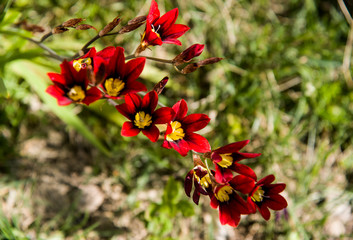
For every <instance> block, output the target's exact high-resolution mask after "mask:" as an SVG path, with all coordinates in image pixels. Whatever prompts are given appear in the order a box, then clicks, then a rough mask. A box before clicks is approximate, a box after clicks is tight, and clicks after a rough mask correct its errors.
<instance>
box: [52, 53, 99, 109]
mask: <svg viewBox="0 0 353 240" xmlns="http://www.w3.org/2000/svg"><path fill="white" fill-rule="evenodd" d="M60 68H61V74H58V73H48V76H49V78H50V79H51V80H52V81H53V83H54V85H51V86H49V87H48V88H47V90H46V92H47V93H49V94H50V95H52V96H53V97H55V98H56V99H57V100H58V104H59V105H61V106H65V105H69V104H70V103H72V102H75V103H84V104H86V105H89V104H91V103H92V102H94V101H97V100H98V99H100V98H101V97H102V94H101V92H100V91H99V89H98V88H96V87H88V82H89V81H88V78H87V72H86V70H85V69H82V70H80V71H76V70H75V68H74V67H73V66H72V64H70V63H69V62H67V61H66V60H64V62H63V63H62V64H60Z"/></svg>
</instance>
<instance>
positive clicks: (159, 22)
mask: <svg viewBox="0 0 353 240" xmlns="http://www.w3.org/2000/svg"><path fill="white" fill-rule="evenodd" d="M178 14H179V10H178V9H177V8H174V9H173V10H170V11H169V12H167V13H166V14H164V15H163V16H162V17H160V12H159V9H158V4H157V3H156V1H155V0H152V3H151V7H150V11H149V13H148V16H147V20H146V29H145V32H144V34H143V35H142V40H141V45H140V51H138V52H142V51H143V50H145V49H146V48H147V47H148V46H155V45H162V44H163V43H170V44H176V45H181V42H180V41H179V40H177V38H179V37H181V36H182V35H183V34H184V33H185V32H186V31H188V30H189V29H190V28H189V27H188V26H186V25H182V24H175V21H176V19H177V17H178Z"/></svg>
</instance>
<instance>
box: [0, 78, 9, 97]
mask: <svg viewBox="0 0 353 240" xmlns="http://www.w3.org/2000/svg"><path fill="white" fill-rule="evenodd" d="M0 96H3V97H6V96H7V90H6V86H5V84H4V80H3V79H2V78H1V77H0Z"/></svg>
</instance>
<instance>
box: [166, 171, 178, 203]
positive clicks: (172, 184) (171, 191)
mask: <svg viewBox="0 0 353 240" xmlns="http://www.w3.org/2000/svg"><path fill="white" fill-rule="evenodd" d="M180 187H181V186H180V184H179V183H178V182H177V181H175V179H174V178H173V177H170V178H169V180H168V182H167V185H166V186H165V188H164V193H163V197H162V201H163V203H164V204H165V203H168V204H176V203H177V202H178V200H179V197H180V196H179V189H180Z"/></svg>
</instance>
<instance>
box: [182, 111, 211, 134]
mask: <svg viewBox="0 0 353 240" xmlns="http://www.w3.org/2000/svg"><path fill="white" fill-rule="evenodd" d="M210 120H211V119H210V118H209V117H208V116H207V115H206V114H201V113H194V114H190V115H188V116H186V117H185V118H184V120H183V125H186V127H185V128H186V131H188V132H189V131H190V132H195V131H198V130H200V129H202V128H204V127H206V126H207V124H208V123H209V122H210Z"/></svg>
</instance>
